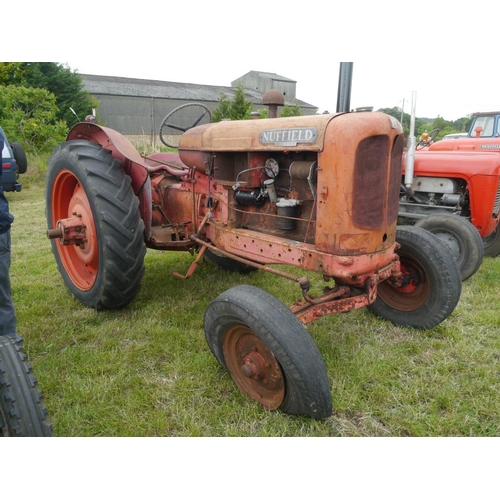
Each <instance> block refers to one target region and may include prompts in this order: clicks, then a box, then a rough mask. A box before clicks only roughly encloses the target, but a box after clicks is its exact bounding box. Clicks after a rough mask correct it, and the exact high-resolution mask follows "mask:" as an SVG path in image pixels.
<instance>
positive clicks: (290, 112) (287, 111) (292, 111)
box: [280, 101, 302, 116]
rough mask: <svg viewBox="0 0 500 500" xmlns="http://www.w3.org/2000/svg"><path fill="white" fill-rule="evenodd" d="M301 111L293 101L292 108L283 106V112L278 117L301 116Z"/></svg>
mask: <svg viewBox="0 0 500 500" xmlns="http://www.w3.org/2000/svg"><path fill="white" fill-rule="evenodd" d="M301 115H302V110H301V109H300V106H299V103H298V102H297V101H295V105H294V106H285V107H284V108H283V111H281V114H280V116H301Z"/></svg>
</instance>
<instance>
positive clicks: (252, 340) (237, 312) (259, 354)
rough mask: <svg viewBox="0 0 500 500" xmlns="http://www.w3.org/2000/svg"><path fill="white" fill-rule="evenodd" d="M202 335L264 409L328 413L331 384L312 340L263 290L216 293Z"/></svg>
mask: <svg viewBox="0 0 500 500" xmlns="http://www.w3.org/2000/svg"><path fill="white" fill-rule="evenodd" d="M205 337H206V339H207V342H208V345H209V347H210V350H211V351H212V353H213V354H214V356H215V357H216V358H217V360H218V361H219V363H220V364H221V365H222V366H223V367H224V368H225V369H226V370H227V371H228V372H229V373H230V375H231V377H232V379H233V380H234V382H235V383H236V385H237V386H238V387H239V389H240V390H241V392H243V393H244V394H246V395H247V396H249V397H250V398H252V399H254V400H255V401H258V402H259V403H260V404H261V405H262V406H263V407H264V408H265V409H266V410H275V409H278V408H279V409H281V410H282V411H284V412H286V413H291V414H299V415H309V416H310V417H312V418H314V419H321V418H326V417H329V416H330V415H331V413H332V400H331V390H330V384H329V381H328V375H327V372H326V367H325V364H324V362H323V358H322V357H321V354H320V353H319V350H318V348H317V346H316V344H315V342H314V341H313V339H312V337H311V336H310V334H309V332H308V331H307V329H306V328H305V327H304V325H303V324H302V323H301V322H300V321H299V320H298V319H297V318H296V317H295V315H294V314H293V313H292V312H291V311H290V309H288V308H287V307H286V306H285V305H284V304H283V303H282V302H280V301H279V300H278V299H276V298H275V297H273V296H272V295H270V294H268V293H267V292H265V291H264V290H261V289H260V288H257V287H254V286H250V285H239V286H236V287H233V288H231V289H229V290H227V291H225V292H224V293H222V294H221V295H219V297H217V298H216V299H215V300H214V301H213V302H212V303H211V304H210V305H209V306H208V308H207V310H206V312H205Z"/></svg>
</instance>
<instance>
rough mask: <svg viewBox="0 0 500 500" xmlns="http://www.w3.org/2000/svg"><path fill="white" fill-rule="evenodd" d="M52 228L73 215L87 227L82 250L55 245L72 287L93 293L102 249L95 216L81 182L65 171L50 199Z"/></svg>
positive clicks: (54, 186)
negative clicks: (59, 221) (98, 239)
mask: <svg viewBox="0 0 500 500" xmlns="http://www.w3.org/2000/svg"><path fill="white" fill-rule="evenodd" d="M51 198H52V199H51V209H52V227H55V226H56V224H57V221H58V220H61V219H66V218H69V217H71V216H73V214H77V215H78V216H79V217H81V219H82V222H83V224H84V225H85V237H86V242H85V244H84V245H83V246H81V247H78V246H75V245H66V246H63V245H62V244H61V243H60V242H59V241H56V243H55V245H56V248H57V252H58V254H59V257H60V259H61V263H62V265H63V267H64V269H65V271H66V273H67V275H68V277H69V279H70V280H71V281H72V283H73V284H74V285H75V286H76V287H77V288H79V289H80V290H83V291H86V290H90V289H91V288H92V287H93V286H94V283H95V281H96V278H97V272H98V268H99V245H98V241H97V232H96V228H95V224H94V216H93V214H92V208H91V206H90V202H89V199H88V197H87V194H86V193H85V190H84V188H83V186H82V185H81V183H80V181H79V180H78V178H77V177H76V176H75V175H74V174H73V173H72V172H70V171H69V170H62V171H61V172H59V173H58V175H57V177H56V178H55V181H54V185H53V188H52V197H51Z"/></svg>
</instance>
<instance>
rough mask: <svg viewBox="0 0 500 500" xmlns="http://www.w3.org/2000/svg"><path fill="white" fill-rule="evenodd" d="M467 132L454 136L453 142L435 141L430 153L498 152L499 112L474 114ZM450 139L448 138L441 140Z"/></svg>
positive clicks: (499, 141) (499, 144) (499, 147)
mask: <svg viewBox="0 0 500 500" xmlns="http://www.w3.org/2000/svg"><path fill="white" fill-rule="evenodd" d="M473 117H474V118H473V120H472V124H471V126H470V129H469V132H468V133H466V134H449V135H456V136H458V137H454V138H455V139H456V140H455V141H444V140H441V141H436V142H434V143H433V144H430V145H429V150H431V151H451V150H462V151H500V111H485V112H481V113H474V115H473ZM447 138H450V137H448V136H445V137H443V139H447Z"/></svg>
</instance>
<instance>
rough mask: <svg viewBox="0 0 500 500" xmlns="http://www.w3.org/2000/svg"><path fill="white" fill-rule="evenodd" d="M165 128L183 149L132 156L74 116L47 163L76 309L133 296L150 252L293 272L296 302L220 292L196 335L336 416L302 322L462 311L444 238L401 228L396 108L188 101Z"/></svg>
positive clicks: (51, 206)
mask: <svg viewBox="0 0 500 500" xmlns="http://www.w3.org/2000/svg"><path fill="white" fill-rule="evenodd" d="M166 131H170V132H171V133H170V134H167V133H166ZM179 131H180V132H182V134H179ZM172 132H173V133H172ZM175 134H179V135H175ZM160 136H161V138H162V140H163V141H164V142H165V143H166V144H171V145H175V146H177V147H178V152H177V153H156V154H153V155H151V156H147V157H146V156H141V155H140V154H139V153H138V152H137V151H136V149H135V148H134V147H133V146H132V144H131V143H130V142H129V141H128V140H127V139H126V138H125V137H124V136H122V135H120V134H119V133H118V132H116V131H114V130H111V129H109V128H106V127H102V126H100V125H98V124H96V123H80V124H77V125H76V126H75V127H73V129H72V130H71V131H70V132H69V135H68V137H67V141H66V142H65V143H63V144H61V145H59V146H58V147H57V148H56V149H55V150H54V153H53V155H52V157H51V159H50V162H49V169H48V173H47V184H46V200H47V219H48V227H49V230H48V236H49V238H51V240H52V249H53V253H54V255H55V258H56V261H57V264H58V267H59V270H60V272H61V275H62V278H63V280H64V283H65V285H66V287H67V288H68V289H69V291H70V292H71V293H72V294H73V295H74V296H75V297H76V298H77V299H78V300H79V301H80V302H81V303H82V304H84V305H85V306H87V307H92V308H95V309H102V308H119V307H123V306H125V305H126V304H128V303H129V302H130V301H132V300H133V299H134V297H135V296H136V295H137V293H138V292H139V288H140V286H141V280H142V278H143V275H144V272H145V268H144V256H145V253H146V248H151V249H157V250H171V251H187V252H190V253H191V254H193V262H192V264H191V266H190V268H189V270H188V271H187V272H186V274H184V275H182V274H180V273H177V272H175V271H174V272H175V274H176V275H177V276H178V277H179V278H181V279H186V278H189V276H191V275H192V273H193V272H194V271H195V270H196V267H197V266H198V265H200V264H201V263H202V261H204V260H209V261H212V262H214V263H216V264H218V265H219V266H221V267H223V268H226V269H230V270H233V271H237V272H242V273H245V272H248V271H249V270H255V269H257V270H261V271H266V272H269V273H273V274H275V275H278V276H281V277H284V278H287V279H288V280H289V281H290V283H291V284H293V285H295V286H296V287H297V292H298V293H297V300H296V301H295V303H294V304H292V305H290V306H287V305H285V304H284V303H282V302H281V301H279V300H278V299H277V298H275V297H274V296H271V295H270V294H269V293H267V292H266V291H264V290H262V289H259V288H257V287H254V286H249V285H241V286H236V287H234V288H231V289H229V290H227V291H226V292H224V293H222V294H221V295H220V296H219V297H216V298H215V299H214V300H213V301H212V302H211V303H209V304H208V306H207V309H206V312H205V318H204V331H205V337H206V340H207V343H208V346H209V348H210V350H211V351H212V353H213V354H214V356H215V357H216V358H217V360H218V361H219V362H220V363H221V365H222V366H223V367H224V368H225V369H226V370H227V371H228V372H229V374H230V375H231V377H232V378H233V380H234V382H235V383H236V384H237V386H238V387H239V389H240V390H241V391H242V392H243V393H245V394H246V395H248V396H249V397H250V398H253V399H254V400H256V401H258V402H259V403H260V404H261V405H262V406H263V407H264V408H266V409H269V410H273V409H278V408H279V409H281V410H282V411H284V412H287V413H291V414H304V415H309V416H310V417H312V418H316V419H320V418H325V417H328V416H329V415H330V414H331V412H332V400H331V390H330V385H329V381H328V374H327V371H326V367H325V365H324V362H323V359H322V357H321V354H320V353H319V350H318V348H317V346H316V344H315V342H314V341H313V340H312V338H311V336H310V334H309V333H308V331H307V329H306V328H305V327H304V325H305V324H308V323H310V322H312V321H314V320H316V319H318V318H321V317H323V316H326V315H329V314H334V313H339V312H347V311H351V310H354V309H357V308H361V307H365V306H367V307H368V308H369V309H370V310H371V311H372V312H373V313H374V314H375V315H377V316H379V317H381V318H384V319H387V320H389V321H391V322H393V323H394V324H397V325H403V326H412V327H414V328H420V329H428V328H432V327H434V326H435V325H437V324H439V323H441V322H442V321H443V320H445V319H446V318H447V317H448V316H449V315H450V314H451V313H452V312H453V310H454V309H455V306H456V305H457V303H458V301H459V298H460V293H461V277H460V273H459V270H458V267H457V265H456V263H455V261H454V260H453V259H451V258H450V254H449V252H448V250H447V248H446V247H445V246H444V245H442V244H441V243H440V242H439V241H438V240H437V238H435V237H434V236H433V235H432V234H430V233H429V232H428V231H425V230H423V229H420V228H414V227H406V226H405V227H396V225H397V216H398V206H399V188H400V181H401V168H402V165H401V161H402V153H403V131H402V127H401V124H400V123H399V122H398V121H397V120H396V119H394V118H392V117H391V116H388V115H386V114H383V113H378V112H377V113H371V112H370V113H368V112H345V111H340V112H338V113H335V114H327V115H315V116H300V117H290V118H270V119H256V120H244V121H233V122H231V121H223V122H219V123H210V112H209V111H208V109H207V108H206V107H205V106H203V105H199V104H193V105H183V106H181V107H180V108H177V109H176V110H173V111H172V112H171V113H169V114H168V115H167V117H165V120H164V121H163V124H162V126H161V130H160ZM179 137H180V138H179ZM174 139H175V140H176V144H172V142H173V140H174ZM177 139H178V143H177ZM278 265H279V266H278ZM283 265H288V266H289V267H290V268H298V269H300V270H302V271H304V275H299V276H298V275H297V273H292V272H289V271H291V269H289V268H288V267H286V266H283ZM298 274H300V273H298ZM306 274H307V275H308V276H309V277H308V276H306ZM311 275H312V276H317V277H318V278H319V280H320V281H324V282H326V283H327V284H328V286H325V287H324V289H323V292H320V293H319V294H312V293H311V281H310V280H313V278H312V277H311ZM314 279H315V278H314ZM179 286H181V285H179Z"/></svg>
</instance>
